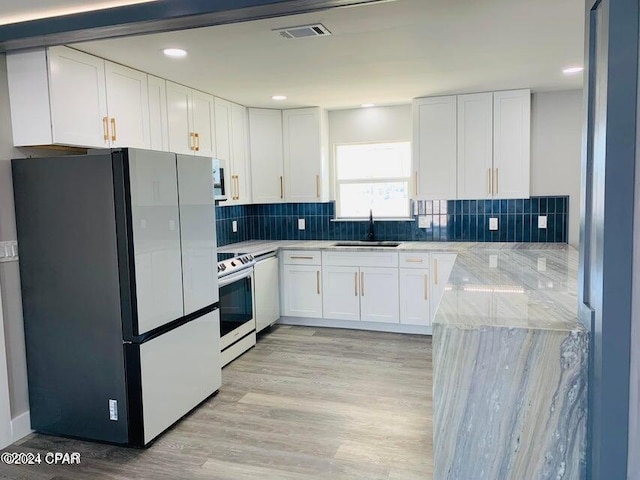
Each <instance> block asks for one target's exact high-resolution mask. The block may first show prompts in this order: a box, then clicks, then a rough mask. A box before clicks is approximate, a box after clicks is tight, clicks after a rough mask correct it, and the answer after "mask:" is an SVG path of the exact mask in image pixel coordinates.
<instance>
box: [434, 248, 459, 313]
mask: <svg viewBox="0 0 640 480" xmlns="http://www.w3.org/2000/svg"><path fill="white" fill-rule="evenodd" d="M455 261H456V254H455V253H432V254H431V272H433V280H432V281H431V318H432V319H433V318H434V317H435V315H436V312H437V311H438V307H439V306H440V300H442V296H443V295H444V289H445V287H446V286H447V280H448V279H449V275H450V274H451V270H453V264H454V263H455Z"/></svg>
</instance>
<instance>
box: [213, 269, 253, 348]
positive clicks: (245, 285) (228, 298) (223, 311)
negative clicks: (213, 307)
mask: <svg viewBox="0 0 640 480" xmlns="http://www.w3.org/2000/svg"><path fill="white" fill-rule="evenodd" d="M218 285H219V291H220V348H221V349H222V350H224V349H225V348H227V347H228V346H229V345H231V344H233V343H235V342H236V341H238V340H240V339H241V338H243V337H244V336H245V335H247V334H249V333H250V332H252V331H254V330H255V329H256V322H255V320H254V311H253V268H248V269H246V270H242V271H240V272H238V273H234V274H232V275H229V276H227V277H222V278H221V279H220V280H219V283H218Z"/></svg>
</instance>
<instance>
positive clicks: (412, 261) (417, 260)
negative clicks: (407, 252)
mask: <svg viewBox="0 0 640 480" xmlns="http://www.w3.org/2000/svg"><path fill="white" fill-rule="evenodd" d="M405 261H406V262H408V263H422V259H421V258H407V259H406V260H405Z"/></svg>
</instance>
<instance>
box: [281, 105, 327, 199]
mask: <svg viewBox="0 0 640 480" xmlns="http://www.w3.org/2000/svg"><path fill="white" fill-rule="evenodd" d="M282 128H283V150H284V151H283V160H284V184H285V188H284V190H285V199H286V201H287V202H295V203H300V202H324V201H327V200H328V199H329V195H328V194H329V158H328V140H327V112H326V111H324V110H321V109H320V108H317V107H312V108H298V109H292V110H284V111H283V112H282Z"/></svg>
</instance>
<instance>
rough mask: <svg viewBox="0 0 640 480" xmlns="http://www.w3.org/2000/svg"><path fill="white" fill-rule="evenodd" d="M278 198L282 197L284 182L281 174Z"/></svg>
mask: <svg viewBox="0 0 640 480" xmlns="http://www.w3.org/2000/svg"><path fill="white" fill-rule="evenodd" d="M280 198H284V184H283V183H282V175H280Z"/></svg>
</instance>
